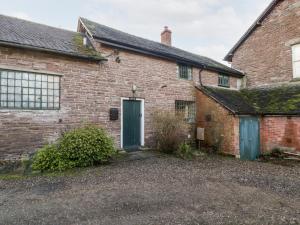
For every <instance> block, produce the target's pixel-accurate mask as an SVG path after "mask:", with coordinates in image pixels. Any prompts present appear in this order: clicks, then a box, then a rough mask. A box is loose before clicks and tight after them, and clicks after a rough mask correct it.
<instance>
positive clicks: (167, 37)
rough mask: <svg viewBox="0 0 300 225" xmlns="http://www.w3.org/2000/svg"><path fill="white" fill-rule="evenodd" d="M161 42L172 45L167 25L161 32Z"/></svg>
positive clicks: (170, 32) (170, 33)
mask: <svg viewBox="0 0 300 225" xmlns="http://www.w3.org/2000/svg"><path fill="white" fill-rule="evenodd" d="M161 43H162V44H165V45H168V46H172V31H171V30H169V28H168V26H165V29H164V31H163V32H161Z"/></svg>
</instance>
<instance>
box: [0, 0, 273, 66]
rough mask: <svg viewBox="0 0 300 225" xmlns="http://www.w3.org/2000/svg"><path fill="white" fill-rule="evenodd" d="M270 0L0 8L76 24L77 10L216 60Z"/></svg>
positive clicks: (21, 3) (85, 1)
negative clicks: (168, 33)
mask: <svg viewBox="0 0 300 225" xmlns="http://www.w3.org/2000/svg"><path fill="white" fill-rule="evenodd" d="M270 2H271V0H60V1H56V0H9V1H5V3H3V2H2V4H1V8H0V13H1V14H4V15H10V16H15V17H19V18H23V19H27V20H32V21H35V22H39V23H43V24H47V25H51V26H55V27H61V28H66V29H69V30H76V27H77V19H78V17H79V16H82V17H86V18H88V19H91V20H94V21H96V22H99V23H101V24H104V25H107V26H111V27H113V28H117V29H120V30H122V31H125V32H128V33H131V34H134V35H137V36H141V37H144V38H148V39H151V40H154V41H160V33H161V31H162V29H163V27H164V26H165V25H167V26H169V28H170V29H171V30H172V32H173V46H176V47H178V48H182V49H185V50H188V51H191V52H194V53H197V54H200V55H205V56H208V57H211V58H213V59H216V60H218V61H222V59H223V58H224V56H225V55H226V53H227V52H228V51H229V50H230V48H231V47H232V46H233V45H234V44H235V43H236V41H237V40H238V39H239V38H240V37H241V35H242V34H243V33H244V32H245V31H246V30H247V28H248V27H249V26H250V25H251V24H252V23H253V22H254V20H255V19H256V18H257V17H258V16H259V14H260V13H261V12H262V11H263V10H264V8H266V7H267V5H268V4H269V3H270Z"/></svg>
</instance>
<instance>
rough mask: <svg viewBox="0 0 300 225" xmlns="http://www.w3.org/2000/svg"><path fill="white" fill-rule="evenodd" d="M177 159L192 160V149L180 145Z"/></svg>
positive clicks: (183, 144) (188, 146) (187, 145)
mask: <svg viewBox="0 0 300 225" xmlns="http://www.w3.org/2000/svg"><path fill="white" fill-rule="evenodd" d="M177 154H178V156H179V157H181V158H183V159H192V158H193V157H194V153H193V149H192V147H191V146H190V145H189V144H186V143H182V144H181V145H180V146H179V148H178V151H177Z"/></svg>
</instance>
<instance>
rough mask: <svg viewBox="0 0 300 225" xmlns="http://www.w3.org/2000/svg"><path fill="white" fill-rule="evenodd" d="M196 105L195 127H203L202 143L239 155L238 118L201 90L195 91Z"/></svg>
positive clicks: (225, 152) (223, 151) (226, 152)
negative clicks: (203, 139)
mask: <svg viewBox="0 0 300 225" xmlns="http://www.w3.org/2000/svg"><path fill="white" fill-rule="evenodd" d="M197 105H198V108H197V127H201V128H205V141H204V142H203V144H204V145H205V146H207V147H213V148H215V149H217V150H218V151H220V152H222V153H224V154H229V155H239V118H238V117H235V116H234V115H233V114H231V113H230V111H228V110H227V109H225V108H224V107H223V106H221V105H220V104H219V103H217V102H216V101H214V100H213V99H212V98H210V97H208V96H207V95H205V94H203V93H202V92H201V91H198V92H197Z"/></svg>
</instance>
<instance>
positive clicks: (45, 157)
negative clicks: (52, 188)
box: [32, 145, 71, 172]
mask: <svg viewBox="0 0 300 225" xmlns="http://www.w3.org/2000/svg"><path fill="white" fill-rule="evenodd" d="M68 168H71V165H70V164H68V163H67V162H64V161H63V160H62V158H61V154H60V152H59V151H58V149H57V146H56V145H46V146H44V147H43V148H41V149H39V150H38V151H37V153H36V154H35V155H34V157H33V163H32V169H33V170H40V171H42V172H43V171H55V170H60V171H61V170H65V169H68Z"/></svg>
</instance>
